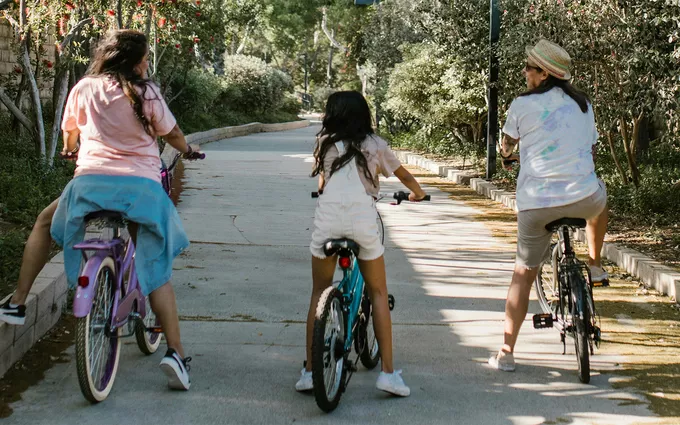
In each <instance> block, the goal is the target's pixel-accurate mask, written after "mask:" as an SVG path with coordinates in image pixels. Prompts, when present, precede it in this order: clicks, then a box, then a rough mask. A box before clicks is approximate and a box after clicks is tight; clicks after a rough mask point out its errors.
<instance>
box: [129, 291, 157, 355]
mask: <svg viewBox="0 0 680 425" xmlns="http://www.w3.org/2000/svg"><path fill="white" fill-rule="evenodd" d="M160 325H161V323H160V320H158V317H156V315H155V314H154V312H153V310H151V304H150V303H149V297H148V296H147V297H146V317H144V320H137V323H135V339H136V340H137V347H139V350H140V351H141V352H142V353H144V354H146V355H147V356H150V355H151V354H153V353H155V352H156V351H157V350H158V347H159V346H160V345H161V334H159V333H155V332H149V331H147V330H146V328H147V327H157V326H160Z"/></svg>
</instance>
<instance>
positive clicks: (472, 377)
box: [3, 126, 655, 425]
mask: <svg viewBox="0 0 680 425" xmlns="http://www.w3.org/2000/svg"><path fill="white" fill-rule="evenodd" d="M317 131H318V127H316V126H314V127H310V128H306V129H302V130H295V131H290V132H285V133H263V134H256V135H251V136H246V137H240V138H235V139H229V140H224V141H221V142H216V143H213V144H210V145H206V146H204V151H205V152H206V154H207V158H206V160H205V161H203V162H200V163H190V164H187V166H186V170H185V182H184V189H183V193H182V196H181V203H180V204H179V207H178V208H179V210H180V214H181V216H182V218H183V220H184V224H185V226H186V230H187V232H188V234H189V236H190V238H191V240H192V245H191V247H190V248H189V249H188V250H187V251H186V253H185V254H183V255H182V256H181V257H180V258H179V259H178V260H177V261H176V262H175V269H176V272H175V277H174V284H175V289H176V291H177V296H178V300H179V308H180V314H181V316H182V331H183V338H184V341H185V347H186V349H187V351H188V352H189V353H190V355H192V356H193V362H192V366H193V370H192V381H193V386H192V388H191V391H190V392H188V393H178V392H170V391H167V390H166V389H165V387H164V385H165V378H164V376H163V375H162V374H161V373H160V371H159V370H158V368H157V364H158V361H159V360H160V358H161V356H162V353H160V352H159V353H157V354H155V355H154V356H152V357H144V356H143V355H142V354H141V353H140V352H139V351H138V350H137V348H136V345H135V343H134V341H132V340H127V341H126V345H125V346H124V349H123V358H122V360H121V366H120V368H119V372H118V378H117V380H116V384H115V387H114V389H113V391H112V393H111V395H110V397H109V399H108V400H106V401H105V402H104V403H101V404H99V405H96V406H92V405H89V404H88V403H87V402H86V401H85V400H84V399H83V397H82V396H81V394H80V391H79V389H78V383H77V378H76V370H75V363H74V362H70V363H67V364H62V365H58V366H56V367H55V368H53V369H51V370H50V371H48V373H47V376H46V379H45V380H44V382H42V383H41V384H40V385H38V386H36V387H34V388H31V389H30V390H28V391H27V392H26V393H24V395H23V400H21V401H20V402H17V403H15V404H14V405H13V406H12V407H13V409H14V411H15V412H14V414H13V415H12V416H11V417H10V418H8V419H6V420H4V421H3V423H7V424H30V425H38V424H50V425H53V424H98V425H104V424H121V423H123V424H162V425H172V424H291V423H296V424H297V423H304V424H357V423H364V424H374V423H375V424H382V423H384V424H484V425H491V424H515V425H518V424H543V423H546V424H631V423H648V422H649V423H653V422H654V421H655V419H654V418H653V417H652V415H651V413H650V412H649V411H648V410H647V408H646V406H645V403H643V402H642V400H641V399H640V397H639V396H637V395H634V394H631V393H626V392H621V391H618V390H614V389H612V383H613V382H615V381H616V379H617V375H611V374H608V373H605V372H606V371H608V370H613V369H615V368H617V367H618V364H619V362H621V359H619V358H615V357H605V356H595V357H594V358H593V366H594V367H595V368H596V369H598V370H601V371H605V372H603V373H602V374H596V375H595V376H593V379H592V383H591V384H590V385H582V384H580V383H579V382H578V379H577V376H576V360H575V356H574V354H573V353H574V349H573V344H571V341H570V345H569V346H568V348H567V355H566V356H562V355H561V352H562V346H561V344H560V343H559V335H558V333H557V332H556V331H554V330H544V331H540V332H539V331H534V330H533V329H531V326H530V322H527V323H526V325H525V327H524V329H523V332H522V334H521V337H520V343H519V345H518V347H517V353H518V354H517V357H518V363H519V364H518V370H517V372H516V373H502V372H497V371H494V370H491V369H489V368H488V367H487V366H486V359H487V357H488V356H489V354H490V353H491V352H493V351H495V350H496V349H497V348H498V347H499V344H500V343H501V341H502V329H503V327H502V326H503V324H502V320H503V309H504V303H505V295H506V291H507V284H508V281H509V278H510V270H511V268H512V263H513V247H512V246H511V245H510V244H508V243H507V242H505V241H503V240H501V239H497V238H493V237H492V236H491V231H490V230H489V229H488V228H487V227H485V225H484V224H483V223H481V222H474V221H473V218H472V217H474V216H475V215H476V214H478V212H477V211H476V210H475V209H473V208H471V207H468V206H466V205H465V204H463V203H462V202H458V201H452V200H450V199H448V197H446V195H445V194H443V193H442V192H439V191H437V190H436V189H434V188H429V189H428V190H429V192H430V193H431V194H432V196H433V199H432V202H431V203H429V204H427V203H422V204H408V203H404V204H402V205H401V206H393V205H389V204H387V203H385V202H383V203H381V204H380V205H379V207H380V211H381V213H382V214H383V217H384V221H385V224H386V228H387V241H386V246H387V252H386V262H387V265H388V266H387V267H388V270H387V275H388V285H389V289H390V292H391V293H392V294H394V295H395V297H396V304H397V306H396V309H395V311H394V312H393V320H394V340H395V356H396V358H395V364H396V366H397V367H398V368H402V369H403V371H404V378H405V380H406V382H407V383H408V384H409V385H410V386H411V390H412V395H411V396H410V397H409V398H405V399H397V398H392V397H389V396H387V395H385V394H384V393H381V392H379V391H377V390H375V388H374V385H375V379H376V378H377V370H375V371H366V370H363V369H360V371H359V373H357V374H355V376H354V377H353V379H352V382H351V383H350V386H349V388H348V390H347V392H346V393H345V394H344V395H343V398H342V401H341V404H340V406H339V408H338V409H337V410H336V411H335V412H333V413H332V414H330V415H326V414H324V413H323V412H321V411H320V410H319V409H318V408H317V406H316V404H315V402H314V398H313V396H310V395H304V394H298V393H296V392H295V391H294V389H293V386H294V383H295V381H296V379H297V377H298V374H299V370H300V368H301V366H302V360H303V354H304V346H303V343H304V319H305V316H306V311H307V307H308V297H309V291H310V287H311V277H310V274H311V271H310V254H309V251H308V243H309V238H310V227H311V224H312V217H313V214H314V206H315V203H314V201H313V200H312V199H310V196H309V193H310V192H311V191H312V190H315V188H316V182H315V181H314V180H313V179H310V178H309V177H308V175H309V172H310V170H311V162H310V161H311V157H310V153H311V151H312V144H313V141H314V134H315V132H317ZM400 188H401V187H400V185H399V184H398V182H397V181H396V180H395V179H389V180H388V181H386V182H384V185H383V190H386V191H388V190H397V189H400ZM530 309H531V312H537V311H538V306H537V304H535V302H534V303H532V306H531V307H530ZM161 351H163V350H161ZM70 353H73V350H72V349H71V350H70Z"/></svg>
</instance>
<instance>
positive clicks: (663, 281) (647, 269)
mask: <svg viewBox="0 0 680 425" xmlns="http://www.w3.org/2000/svg"><path fill="white" fill-rule="evenodd" d="M395 153H396V155H397V157H398V158H399V160H401V161H402V162H403V163H405V164H409V165H415V166H417V167H420V168H423V169H426V170H429V171H431V172H433V173H435V174H438V175H439V176H440V177H443V178H446V179H448V180H452V181H454V182H455V183H458V184H462V185H469V186H470V187H471V188H472V189H474V190H475V191H477V192H478V193H480V194H482V195H484V196H486V197H488V198H490V199H493V200H494V201H497V202H500V203H502V204H503V205H505V206H506V207H508V208H511V209H512V210H513V211H517V203H516V201H515V194H514V192H508V191H505V190H502V189H499V188H497V187H496V186H495V185H493V184H492V183H490V182H488V181H486V180H484V179H480V178H476V177H473V176H472V175H471V174H470V173H469V172H466V171H461V170H458V169H456V168H454V167H447V166H443V165H441V164H439V163H437V162H436V161H432V160H430V159H427V158H425V157H423V156H421V155H417V154H414V153H412V152H408V151H395ZM576 237H577V239H578V240H579V241H581V242H586V234H585V231H582V230H579V231H577V232H576ZM602 256H603V257H605V258H607V259H609V260H610V261H612V262H614V263H616V264H617V265H618V266H619V267H620V268H622V269H624V270H626V271H627V272H628V273H630V274H631V275H633V276H636V277H638V278H639V279H640V280H642V281H643V282H644V283H645V284H647V285H649V286H651V287H653V288H655V289H657V290H658V291H659V292H661V293H663V294H665V295H668V296H670V297H671V298H673V299H674V300H675V301H676V302H677V301H678V294H680V273H678V272H677V271H675V270H674V269H672V268H670V267H668V266H665V265H664V264H662V263H660V262H658V261H655V260H653V259H651V258H650V257H648V256H646V255H644V254H642V253H640V252H638V251H636V250H634V249H630V248H626V247H622V246H620V245H617V244H614V243H607V242H605V244H604V246H603V247H602Z"/></svg>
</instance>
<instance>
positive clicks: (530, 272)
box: [381, 265, 538, 353]
mask: <svg viewBox="0 0 680 425" xmlns="http://www.w3.org/2000/svg"><path fill="white" fill-rule="evenodd" d="M537 274H538V267H533V268H531V269H527V268H526V267H524V266H518V265H515V271H514V273H513V274H512V281H511V282H510V289H508V299H507V301H506V302H505V341H504V345H503V348H502V351H505V352H506V353H512V352H513V351H514V350H515V343H516V342H517V336H518V335H519V330H520V328H521V327H522V323H523V322H524V318H525V317H526V315H527V310H528V308H529V295H530V294H531V286H532V284H533V282H534V279H536V275H537ZM381 348H382V347H381Z"/></svg>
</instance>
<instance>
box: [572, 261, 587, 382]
mask: <svg viewBox="0 0 680 425" xmlns="http://www.w3.org/2000/svg"><path fill="white" fill-rule="evenodd" d="M570 284H571V291H572V296H573V303H572V315H571V319H572V322H573V326H574V328H573V329H574V346H575V348H576V360H577V361H578V378H579V380H580V381H581V382H583V383H584V384H587V383H589V382H590V332H589V327H590V326H589V324H590V308H589V307H588V305H587V304H586V303H587V299H586V297H585V292H584V291H585V285H586V280H585V278H584V277H583V275H582V274H581V273H580V272H578V271H574V272H572V273H571V276H570Z"/></svg>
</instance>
